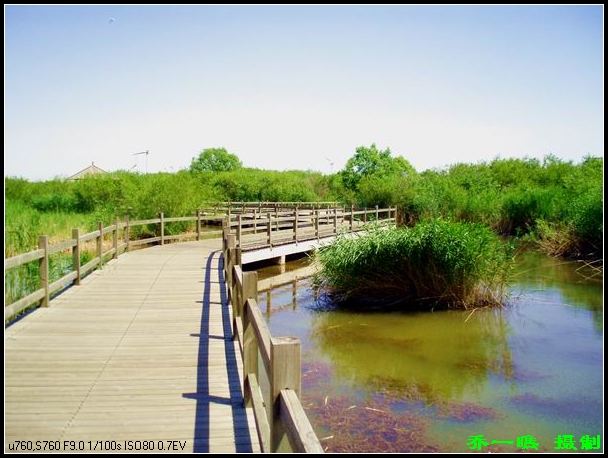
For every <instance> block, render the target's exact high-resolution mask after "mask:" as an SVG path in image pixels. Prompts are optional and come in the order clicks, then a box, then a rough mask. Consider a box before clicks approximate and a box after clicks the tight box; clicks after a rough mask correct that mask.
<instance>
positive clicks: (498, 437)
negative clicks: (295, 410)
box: [258, 253, 603, 452]
mask: <svg viewBox="0 0 608 458" xmlns="http://www.w3.org/2000/svg"><path fill="white" fill-rule="evenodd" d="M303 262H305V261H302V260H300V261H296V262H295V263H292V264H288V265H287V266H286V268H287V270H289V269H293V268H297V267H300V266H301V265H302V263H303ZM277 269H278V267H271V268H265V269H260V270H259V271H258V272H259V275H260V278H262V277H264V276H269V275H274V274H276V273H277ZM259 303H260V308H261V310H262V312H263V313H264V314H265V316H266V319H267V321H268V324H269V327H270V330H271V332H272V334H273V335H274V336H297V337H299V338H300V340H301V342H302V402H303V405H304V408H305V410H306V412H307V414H308V416H309V418H310V419H311V422H312V424H313V426H314V428H315V430H316V431H317V434H318V436H319V438H320V439H321V443H322V444H323V446H324V448H326V450H327V451H332V452H345V451H354V452H366V451H377V452H418V451H447V452H470V451H471V450H472V449H473V450H479V451H481V452H518V451H522V450H528V451H535V450H536V449H538V451H541V452H542V451H545V452H549V451H554V450H556V447H558V449H559V448H560V447H563V446H564V445H563V442H562V443H560V442H559V441H558V444H561V445H558V444H556V440H558V436H561V439H564V436H572V445H571V447H576V449H577V451H579V452H580V451H582V448H583V447H587V448H588V449H589V451H591V452H592V451H600V450H603V446H601V440H600V442H599V444H600V445H599V446H600V447H601V448H600V449H599V450H595V449H593V447H594V446H595V447H597V446H598V444H597V443H594V442H593V440H594V439H596V436H597V435H598V434H599V435H601V434H602V431H603V414H602V412H603V375H602V374H603V370H602V368H603V299H602V276H601V273H598V272H596V271H594V270H593V269H590V268H585V266H584V264H583V263H581V262H576V261H567V260H563V259H554V258H549V257H546V256H544V255H540V254H537V253H524V254H523V255H521V256H520V257H519V261H518V266H517V271H516V274H515V277H514V281H513V283H512V285H511V287H510V299H509V306H507V307H505V308H502V309H477V310H475V311H474V312H471V311H470V310H469V311H443V312H433V313H431V312H425V313H352V312H342V311H340V312H339V311H319V309H318V304H317V302H316V300H315V297H314V293H313V291H312V289H311V287H310V281H309V280H306V279H304V280H298V281H295V282H292V283H289V284H286V285H283V286H279V287H275V288H274V289H273V290H272V291H270V292H261V293H260V294H259ZM473 436H482V437H481V438H477V439H476V440H475V439H473ZM584 436H589V438H590V439H592V440H591V441H585V440H584V439H583V442H581V441H580V439H581V438H582V437H584ZM567 439H568V438H565V440H566V441H567ZM492 441H499V442H496V443H494V444H492ZM484 443H487V445H484ZM535 444H536V445H535ZM594 444H595V445H594ZM564 451H570V452H572V451H574V450H572V449H570V450H564Z"/></svg>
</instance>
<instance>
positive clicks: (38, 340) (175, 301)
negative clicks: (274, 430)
mask: <svg viewBox="0 0 608 458" xmlns="http://www.w3.org/2000/svg"><path fill="white" fill-rule="evenodd" d="M219 250H220V241H219V240H207V241H201V242H186V243H177V244H170V245H164V246H155V247H152V248H147V249H144V250H138V251H133V252H130V253H125V254H124V255H122V256H121V257H120V258H119V259H118V260H115V261H111V262H109V263H108V264H106V265H105V266H104V268H103V269H102V270H98V271H95V272H93V273H92V274H91V275H89V276H88V277H86V278H85V279H83V281H82V284H81V285H80V286H74V287H72V288H70V289H68V290H67V291H66V292H64V293H63V294H61V295H60V296H58V297H57V298H55V299H53V300H52V301H51V304H50V307H49V308H40V309H38V310H36V311H35V312H33V313H31V314H29V315H27V316H26V317H24V318H23V319H21V320H20V321H18V322H17V323H15V324H13V325H12V326H9V327H8V328H6V329H5V333H4V344H5V384H4V386H5V404H4V406H5V452H8V451H12V449H11V446H12V447H14V444H15V442H16V441H32V442H31V443H24V446H25V447H30V446H31V447H32V448H33V450H37V447H40V451H43V450H42V447H45V448H46V451H61V452H63V451H84V452H90V451H94V450H96V451H104V452H107V451H112V450H113V451H120V452H125V451H126V452H130V451H137V447H139V450H140V451H145V452H149V451H150V447H153V448H154V449H153V450H152V451H154V452H158V451H159V450H160V449H161V448H162V451H165V452H167V451H169V450H170V451H171V452H174V451H183V452H234V451H237V452H249V451H254V452H255V451H259V444H258V439H257V432H256V427H255V422H254V419H253V413H252V411H251V409H244V408H243V402H242V401H243V399H242V388H241V386H242V385H241V383H242V374H241V372H242V368H241V356H240V354H239V349H238V346H235V343H234V342H233V341H232V339H231V310H230V307H229V306H228V304H227V298H226V293H225V286H224V281H223V272H222V270H221V262H220V252H219ZM37 441H39V442H37ZM43 441H53V445H52V446H51V445H50V443H49V444H45V443H44V442H43ZM57 441H58V442H57ZM70 441H74V442H70ZM129 441H130V442H129ZM136 441H139V443H138V442H136ZM151 441H153V442H151ZM144 442H146V445H145V446H144V445H143V444H144ZM57 444H58V445H59V446H60V448H59V449H56V446H57ZM72 445H73V446H74V448H71V447H72ZM22 446H23V445H22ZM50 447H52V448H50ZM129 447H131V448H129ZM144 447H145V448H144ZM146 448H147V449H146Z"/></svg>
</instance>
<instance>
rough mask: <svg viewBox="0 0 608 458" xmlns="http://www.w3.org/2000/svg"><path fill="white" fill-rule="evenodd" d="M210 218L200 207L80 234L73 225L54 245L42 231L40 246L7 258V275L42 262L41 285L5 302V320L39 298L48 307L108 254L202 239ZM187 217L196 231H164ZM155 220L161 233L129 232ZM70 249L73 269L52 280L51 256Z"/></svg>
mask: <svg viewBox="0 0 608 458" xmlns="http://www.w3.org/2000/svg"><path fill="white" fill-rule="evenodd" d="M209 219H213V218H210V217H206V216H203V213H202V212H201V211H197V214H196V216H182V217H173V218H165V217H164V215H163V213H162V212H161V213H160V214H159V217H158V218H153V219H146V220H138V221H129V218H128V217H125V219H124V220H123V221H118V220H116V221H115V222H114V224H112V225H109V226H104V225H103V224H102V223H99V225H98V229H97V230H96V231H93V232H89V233H87V234H82V235H81V234H80V229H72V238H71V239H68V240H65V241H62V242H59V243H56V244H52V245H50V244H49V243H48V239H49V238H48V236H46V235H41V236H40V237H39V241H38V249H37V250H33V251H29V252H27V253H23V254H19V255H17V256H13V257H10V258H7V259H5V260H4V274H5V276H6V272H7V271H8V270H10V269H14V268H17V267H19V266H22V265H25V264H27V263H30V262H35V261H37V262H38V263H39V266H38V273H39V281H38V289H36V290H35V291H34V292H31V293H29V294H28V295H27V296H25V297H23V298H21V299H19V300H17V301H15V302H12V303H10V304H6V303H5V306H4V321H5V322H6V321H7V320H8V319H10V318H12V317H13V316H15V315H16V314H18V313H19V312H21V311H22V310H24V309H26V308H27V307H30V306H32V305H34V304H36V303H38V302H40V305H41V306H42V307H48V306H49V299H50V296H51V295H53V294H54V293H56V292H57V291H60V290H62V289H64V288H65V287H67V286H69V285H72V284H74V285H78V284H80V280H81V279H82V277H83V276H85V275H86V274H88V273H90V272H91V271H93V270H95V269H96V268H98V267H101V266H102V265H103V263H104V262H106V261H107V260H108V259H109V258H113V259H116V258H117V257H118V256H119V255H121V254H122V253H124V252H125V251H129V250H130V249H131V248H133V247H135V246H139V245H147V244H151V243H159V244H161V245H163V244H164V243H165V242H168V241H173V240H187V239H196V240H200V239H201V237H202V234H203V232H202V226H203V222H204V221H206V220H209ZM188 221H195V222H196V231H195V232H189V233H180V234H173V235H167V234H165V227H166V225H167V224H168V223H173V222H188ZM154 224H156V225H158V227H157V230H156V231H155V232H156V233H157V234H159V235H154V236H152V237H146V238H141V239H137V240H133V239H132V238H131V237H130V232H131V229H132V228H134V227H137V226H145V225H154ZM204 234H205V235H216V236H220V235H221V234H222V231H221V230H217V231H211V232H204ZM108 239H109V240H108ZM92 241H95V250H94V252H95V256H94V257H93V259H92V260H90V261H89V262H87V263H86V264H84V265H81V256H80V254H81V251H83V246H84V245H85V244H87V242H90V243H92ZM67 250H71V254H72V269H71V270H70V271H69V272H68V273H66V274H65V275H63V276H62V277H61V278H59V279H58V280H56V281H54V282H52V283H51V282H50V272H49V259H50V256H52V255H54V254H56V253H59V252H64V251H67Z"/></svg>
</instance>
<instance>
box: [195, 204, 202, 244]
mask: <svg viewBox="0 0 608 458" xmlns="http://www.w3.org/2000/svg"><path fill="white" fill-rule="evenodd" d="M200 239H201V210H200V208H199V209H197V210H196V240H200Z"/></svg>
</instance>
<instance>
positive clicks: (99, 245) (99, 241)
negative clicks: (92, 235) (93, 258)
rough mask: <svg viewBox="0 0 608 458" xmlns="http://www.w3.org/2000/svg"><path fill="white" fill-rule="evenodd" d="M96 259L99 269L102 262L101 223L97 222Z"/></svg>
mask: <svg viewBox="0 0 608 458" xmlns="http://www.w3.org/2000/svg"><path fill="white" fill-rule="evenodd" d="M97 257H98V258H99V268H100V269H101V263H102V261H103V223H102V222H101V221H99V235H98V236H97Z"/></svg>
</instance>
